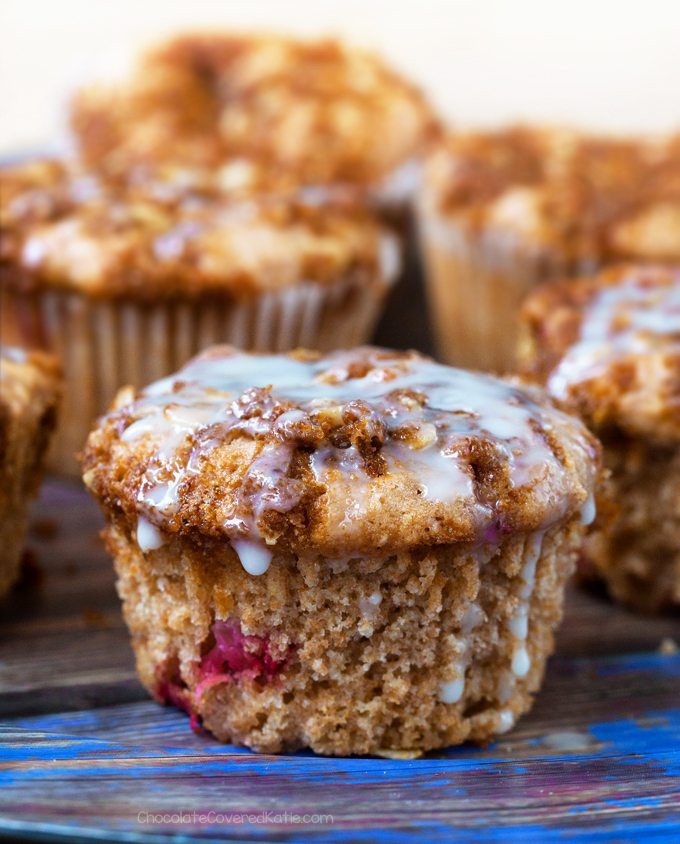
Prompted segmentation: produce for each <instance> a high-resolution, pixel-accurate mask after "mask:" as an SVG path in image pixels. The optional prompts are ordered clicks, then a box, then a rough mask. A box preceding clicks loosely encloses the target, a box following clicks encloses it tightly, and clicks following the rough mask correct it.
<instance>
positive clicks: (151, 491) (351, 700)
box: [83, 347, 598, 754]
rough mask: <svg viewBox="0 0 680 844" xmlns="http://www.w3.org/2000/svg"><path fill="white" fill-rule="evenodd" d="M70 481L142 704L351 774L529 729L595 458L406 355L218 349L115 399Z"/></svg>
mask: <svg viewBox="0 0 680 844" xmlns="http://www.w3.org/2000/svg"><path fill="white" fill-rule="evenodd" d="M83 466H84V480H85V483H86V484H87V486H88V487H89V488H90V490H91V491H92V493H93V494H94V495H95V497H96V498H97V499H98V500H99V502H100V504H101V505H102V507H103V510H104V513H105V515H106V518H107V521H108V528H107V532H106V535H107V543H108V546H109V548H110V550H111V552H112V553H113V554H114V556H115V559H116V569H117V572H118V588H119V592H120V594H121V597H122V599H123V603H124V612H125V617H126V620H127V622H128V625H129V627H130V630H131V633H132V642H133V647H134V649H135V653H136V657H137V666H138V670H139V674H140V677H141V679H142V682H143V683H144V684H145V685H146V686H147V688H148V689H149V690H150V691H151V692H152V693H153V694H154V695H155V696H156V697H157V698H158V699H160V700H166V701H170V702H172V703H174V704H175V705H178V706H180V707H182V708H184V709H186V710H187V711H189V712H190V713H192V716H193V718H194V719H199V718H200V719H202V722H203V724H204V726H206V727H207V728H208V729H209V730H210V731H212V732H213V733H214V734H215V735H216V736H217V737H218V738H220V739H222V740H229V741H235V742H238V743H242V744H246V745H248V746H249V747H252V748H255V749H258V750H261V751H268V752H280V751H282V750H292V749H294V748H297V747H300V746H309V747H312V748H313V749H314V750H316V751H317V752H320V753H330V754H349V753H373V752H378V751H380V750H409V751H422V750H426V749H429V748H433V747H440V746H446V745H449V744H452V743H457V742H462V741H464V740H466V739H475V740H480V741H484V740H488V739H489V738H491V737H492V736H493V735H495V734H498V733H501V732H505V731H506V730H508V729H510V727H511V726H512V725H513V724H514V722H515V720H516V718H517V717H518V716H519V715H520V714H521V713H522V712H524V711H525V710H526V709H527V708H528V707H529V706H530V703H531V696H532V693H533V692H535V691H536V690H537V688H538V687H539V685H540V682H541V678H542V675H543V669H544V665H545V660H546V657H547V656H548V654H549V653H550V652H551V650H552V641H553V640H552V634H553V629H554V627H555V626H556V624H557V623H558V621H559V618H560V616H561V609H562V597H563V586H564V583H565V580H566V578H567V577H568V575H569V574H570V573H571V570H572V565H573V561H574V556H575V551H576V549H577V547H578V545H579V542H580V539H581V537H582V533H583V529H584V528H583V522H584V521H585V520H587V519H588V518H590V517H591V515H592V498H593V487H594V482H595V478H596V475H597V473H598V447H597V443H596V441H595V440H594V438H592V437H591V436H590V435H589V434H588V433H587V431H586V430H585V428H584V427H583V426H582V425H581V424H580V423H579V422H578V421H577V420H575V419H571V418H570V417H568V416H566V415H564V414H562V413H560V412H559V411H557V410H555V409H554V408H553V407H552V406H551V405H549V404H548V403H547V402H546V401H545V400H544V398H543V395H542V394H540V393H537V394H536V395H533V394H529V393H527V392H525V391H523V390H521V389H519V388H517V387H515V386H512V385H511V384H509V383H505V382H502V381H498V380H495V379H492V378H489V377H487V376H476V375H471V374H469V373H466V372H463V371H460V370H453V369H449V368H448V367H444V366H441V365H439V364H436V363H434V361H431V360H430V359H428V358H423V357H420V356H419V355H417V354H416V353H398V352H390V351H387V350H381V349H374V348H360V349H357V350H354V351H351V352H342V353H340V352H338V353H335V354H332V355H329V356H327V357H319V356H318V354H312V353H303V352H297V353H294V354H293V355H291V356H264V357H259V356H253V357H251V356H247V355H243V354H240V353H237V352H235V351H234V350H230V349H227V348H223V347H222V348H221V347H217V348H214V349H212V350H210V351H208V352H206V353H205V354H204V355H202V356H201V357H199V358H197V359H195V360H194V361H192V362H191V363H190V364H188V365H187V366H186V367H185V368H184V369H182V370H180V371H179V372H178V373H177V374H176V375H175V376H173V377H171V378H167V379H164V380H163V381H161V382H159V383H156V384H154V385H151V386H150V387H148V388H147V389H145V390H143V391H141V392H139V393H136V394H135V393H133V392H132V391H123V392H122V393H121V394H120V396H119V398H118V401H117V405H116V407H115V409H114V410H112V411H111V412H110V413H109V414H108V415H107V416H106V417H104V418H103V419H102V420H101V421H100V424H99V426H98V427H97V428H96V429H95V430H94V431H93V433H92V434H91V435H90V438H89V440H88V444H87V447H86V449H85V453H84V459H83ZM584 516H585V519H584Z"/></svg>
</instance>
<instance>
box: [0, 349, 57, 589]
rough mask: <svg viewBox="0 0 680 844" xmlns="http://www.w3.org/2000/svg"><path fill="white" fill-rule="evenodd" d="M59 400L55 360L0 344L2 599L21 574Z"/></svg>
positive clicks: (0, 582) (0, 576)
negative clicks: (31, 505) (31, 506)
mask: <svg viewBox="0 0 680 844" xmlns="http://www.w3.org/2000/svg"><path fill="white" fill-rule="evenodd" d="M58 398H59V374H58V367H57V364H56V362H55V360H54V359H53V358H51V357H49V356H48V355H44V354H41V353H30V354H28V353H25V352H23V351H22V350H20V349H17V348H13V347H9V346H0V597H1V596H2V595H4V594H5V592H7V590H8V589H9V588H10V586H11V585H12V583H13V582H14V581H15V580H16V578H17V577H18V575H19V564H20V562H21V552H22V549H23V541H24V535H25V533H26V525H27V522H28V505H29V503H30V499H31V498H32V497H33V496H34V495H35V494H37V492H38V486H39V484H40V477H41V469H42V458H43V454H44V452H45V449H46V447H47V443H48V440H49V437H50V435H51V433H52V429H53V428H54V424H55V420H56V411H57V402H58Z"/></svg>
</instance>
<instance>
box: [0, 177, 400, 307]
mask: <svg viewBox="0 0 680 844" xmlns="http://www.w3.org/2000/svg"><path fill="white" fill-rule="evenodd" d="M201 176H202V174H200V173H198V172H194V171H190V170H186V169H182V168H171V167H167V168H156V169H154V168H151V169H149V168H146V169H144V168H142V169H137V170H135V171H133V172H131V173H129V174H127V176H126V177H125V178H124V179H123V178H120V179H113V178H107V177H104V176H103V175H102V174H95V173H94V172H87V171H82V170H81V169H79V168H78V167H77V166H75V165H69V164H64V163H61V162H58V161H51V160H39V161H33V162H28V163H25V164H21V165H16V166H14V167H8V168H3V169H0V196H1V201H0V226H1V228H2V241H1V243H0V279H1V280H2V281H3V282H4V283H7V284H11V285H14V286H18V287H21V288H23V289H31V288H32V287H39V286H51V287H58V288H62V289H76V290H83V291H86V292H87V293H88V294H90V295H92V296H106V297H116V296H125V295H129V296H132V297H134V298H136V299H153V300H154V301H156V300H157V299H158V297H161V298H163V297H192V296H197V295H203V294H205V293H213V294H216V295H229V296H233V297H236V298H238V297H248V296H252V295H254V294H256V293H258V292H262V291H267V290H277V289H280V288H284V287H287V286H293V285H295V284H297V283H298V282H313V283H318V284H326V283H332V282H335V281H338V280H340V279H342V278H345V279H349V280H351V279H354V280H355V281H356V283H357V284H361V283H362V282H364V281H365V280H367V279H369V280H372V279H374V278H375V277H376V276H377V277H378V278H379V279H383V280H385V282H387V281H390V280H391V279H392V278H394V276H395V275H396V272H397V270H398V266H399V262H400V256H399V247H398V241H397V238H396V235H394V234H393V233H392V232H391V231H389V230H388V228H387V227H386V226H383V225H381V224H380V222H379V221H378V219H377V217H376V216H375V215H374V214H373V213H372V212H371V211H370V210H369V209H368V208H367V207H365V205H363V204H362V203H361V202H359V201H358V200H356V199H355V198H353V197H352V196H351V195H349V193H348V192H343V191H341V190H335V191H330V190H329V191H326V190H312V189H307V190H297V191H295V192H272V193H260V194H251V195H248V194H247V193H246V194H244V193H243V192H241V191H240V190H239V189H236V188H235V189H233V190H231V189H229V188H228V187H225V188H220V187H219V186H218V185H217V184H216V183H215V182H214V181H211V180H208V181H206V180H204V179H202V178H201Z"/></svg>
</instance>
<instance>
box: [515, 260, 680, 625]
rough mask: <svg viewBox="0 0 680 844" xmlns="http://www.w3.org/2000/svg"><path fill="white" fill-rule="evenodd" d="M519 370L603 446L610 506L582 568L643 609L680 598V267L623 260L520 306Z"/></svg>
mask: <svg viewBox="0 0 680 844" xmlns="http://www.w3.org/2000/svg"><path fill="white" fill-rule="evenodd" d="M524 329H525V331H524V335H525V336H524V337H523V344H522V348H521V358H522V360H523V365H524V370H525V372H526V373H527V374H528V375H530V376H532V377H533V378H535V379H537V380H539V381H540V382H541V383H543V384H545V385H546V386H547V389H548V391H549V392H550V394H551V395H552V396H553V397H554V398H555V399H556V400H558V401H559V402H561V403H562V404H564V405H565V406H566V407H567V408H568V409H570V410H572V411H574V412H576V413H579V414H580V415H581V416H582V417H583V419H584V420H585V421H586V422H587V423H588V424H589V425H590V427H591V428H592V429H593V430H594V431H595V432H596V433H597V435H598V436H599V437H600V439H601V440H602V443H603V445H604V462H605V465H606V467H607V468H608V469H609V471H610V473H611V476H610V479H609V484H610V487H611V490H610V492H611V497H612V500H613V508H609V509H610V512H607V513H606V514H605V513H604V512H603V516H602V518H601V519H598V521H597V522H596V524H595V526H594V532H593V535H592V536H591V537H589V539H588V541H587V543H586V546H585V556H584V560H583V571H584V574H586V575H589V576H590V575H593V574H596V575H597V576H599V577H600V578H602V579H603V580H604V582H605V583H606V585H607V587H608V589H609V591H610V593H611V595H612V596H613V597H615V598H616V599H618V600H620V601H623V602H624V603H626V604H628V605H630V606H632V607H635V608H638V609H640V610H645V611H650V612H653V611H658V610H663V609H671V608H675V609H676V610H677V609H678V608H679V607H680V268H678V267H677V266H676V267H673V268H668V267H661V266H653V265H635V264H628V265H622V266H618V267H613V268H611V269H609V270H606V271H602V272H601V273H600V274H598V275H595V276H594V277H590V278H584V279H581V280H578V281H575V280H573V279H571V280H568V281H564V282H560V283H552V284H549V285H545V286H544V287H542V288H541V289H539V290H537V291H536V292H535V293H534V294H533V295H532V296H531V297H530V298H529V300H528V301H527V303H526V305H525V307H524Z"/></svg>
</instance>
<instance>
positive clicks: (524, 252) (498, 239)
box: [418, 209, 593, 372]
mask: <svg viewBox="0 0 680 844" xmlns="http://www.w3.org/2000/svg"><path fill="white" fill-rule="evenodd" d="M418 230H419V240H420V243H421V248H422V253H423V257H424V264H425V270H426V278H427V289H428V299H429V305H430V312H431V319H432V322H433V326H434V329H435V336H436V340H437V346H438V349H439V353H440V355H441V356H442V358H443V359H444V360H446V361H447V362H448V363H451V364H453V365H455V366H463V367H468V368H471V369H483V370H491V371H495V372H510V371H512V370H513V369H514V365H515V360H516V349H517V339H518V338H517V333H518V332H517V329H518V316H519V310H520V306H521V304H522V301H523V300H524V298H525V297H526V295H527V294H528V293H529V291H530V290H532V289H533V288H534V287H536V286H537V285H538V284H540V283H541V282H543V281H547V280H549V279H551V278H556V277H559V276H560V275H564V274H566V273H567V272H568V271H569V270H573V267H569V266H568V265H567V263H566V261H564V260H561V259H560V258H559V256H556V255H555V254H554V253H550V252H549V251H548V250H546V249H542V248H535V249H530V248H527V245H526V244H525V243H522V242H521V241H520V239H519V238H518V237H517V236H516V235H514V234H513V233H512V232H508V231H501V230H498V229H495V230H490V229H487V230H484V231H479V232H473V231H470V230H469V229H466V228H465V227H463V226H461V225H457V224H456V222H455V221H451V220H449V219H447V218H443V217H441V216H438V215H436V214H435V213H434V212H433V211H432V210H429V211H427V212H423V211H422V209H421V212H420V214H419V219H418ZM592 268H593V267H592V266H591V267H588V268H587V269H588V270H591V269H592ZM579 269H586V268H579ZM577 271H579V270H578V269H577Z"/></svg>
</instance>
